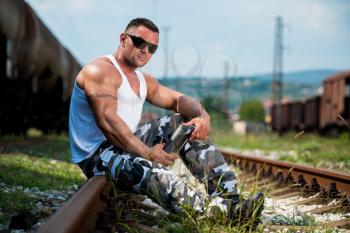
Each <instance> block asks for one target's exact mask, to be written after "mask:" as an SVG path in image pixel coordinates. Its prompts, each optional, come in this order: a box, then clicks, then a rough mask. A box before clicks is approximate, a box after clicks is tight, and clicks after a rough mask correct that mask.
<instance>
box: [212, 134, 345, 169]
mask: <svg viewBox="0 0 350 233" xmlns="http://www.w3.org/2000/svg"><path fill="white" fill-rule="evenodd" d="M212 137H213V141H214V143H215V144H217V145H218V146H221V147H234V148H237V149H242V150H248V149H249V150H252V149H259V150H262V151H264V152H271V151H279V152H280V153H281V156H280V159H281V160H284V161H290V162H296V163H304V164H308V165H311V166H317V167H323V168H327V169H332V170H336V171H341V172H349V170H350V137H349V134H348V133H344V134H342V135H340V137H339V138H327V137H322V136H320V135H318V134H311V133H305V134H297V133H287V134H285V135H283V136H278V135H277V134H273V133H267V134H261V135H246V136H237V135H234V134H233V133H231V132H229V130H226V131H225V130H213V133H212ZM289 151H293V153H294V154H295V155H292V154H293V153H292V154H291V153H288V152H289Z"/></svg>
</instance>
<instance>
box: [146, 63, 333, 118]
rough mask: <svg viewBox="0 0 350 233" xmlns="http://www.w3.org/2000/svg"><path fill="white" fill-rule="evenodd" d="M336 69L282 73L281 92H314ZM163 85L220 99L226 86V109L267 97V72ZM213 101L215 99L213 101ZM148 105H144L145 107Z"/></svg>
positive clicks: (166, 81)
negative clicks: (227, 78)
mask: <svg viewBox="0 0 350 233" xmlns="http://www.w3.org/2000/svg"><path fill="white" fill-rule="evenodd" d="M337 72H339V71H337V70H330V69H329V70H310V71H300V72H291V73H285V74H284V79H283V80H284V87H283V93H284V97H285V98H289V99H301V98H304V97H309V96H314V95H317V94H318V91H319V90H318V89H319V87H320V86H321V85H322V81H323V80H324V79H325V78H326V77H328V76H329V75H332V74H335V73H337ZM158 81H159V82H160V83H162V84H163V85H165V86H167V87H170V88H174V89H176V90H179V91H181V92H183V93H185V94H187V95H189V96H192V97H194V98H197V99H203V98H204V97H207V96H211V97H212V98H214V99H219V98H220V99H223V98H224V96H225V86H226V85H228V86H229V88H228V98H229V99H228V102H229V107H230V111H234V110H236V109H238V107H239V106H240V105H241V104H242V103H243V102H244V101H247V100H249V99H258V100H261V101H264V100H267V99H270V98H271V74H262V75H254V76H249V77H248V76H247V77H234V78H229V80H228V82H226V81H225V80H224V79H200V78H198V77H185V78H179V79H176V78H167V79H159V80H158ZM213 103H215V101H213ZM147 108H148V107H147Z"/></svg>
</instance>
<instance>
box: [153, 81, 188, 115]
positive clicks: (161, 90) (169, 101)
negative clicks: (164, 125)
mask: <svg viewBox="0 0 350 233" xmlns="http://www.w3.org/2000/svg"><path fill="white" fill-rule="evenodd" d="M181 95H183V94H182V93H180V92H178V91H175V90H173V89H170V88H167V87H165V86H163V85H161V84H159V86H158V89H157V90H156V91H155V92H154V93H153V95H152V98H150V100H151V101H150V102H151V103H152V104H154V105H155V106H157V107H160V108H164V109H168V110H174V111H177V101H178V98H179V97H180V96H181Z"/></svg>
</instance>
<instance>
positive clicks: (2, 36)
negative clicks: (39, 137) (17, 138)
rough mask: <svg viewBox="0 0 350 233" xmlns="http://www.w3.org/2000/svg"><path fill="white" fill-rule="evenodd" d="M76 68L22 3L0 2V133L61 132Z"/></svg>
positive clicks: (71, 57)
mask: <svg viewBox="0 0 350 233" xmlns="http://www.w3.org/2000/svg"><path fill="white" fill-rule="evenodd" d="M80 69H81V66H80V64H79V63H78V62H77V60H76V59H75V58H74V57H73V55H72V54H71V53H70V52H69V51H68V50H67V49H66V48H65V47H64V46H63V45H62V44H61V43H60V42H59V41H58V40H57V39H56V38H55V36H54V35H53V34H52V33H51V32H50V30H49V29H48V28H47V27H46V26H45V24H44V23H43V22H42V21H41V20H40V18H39V17H38V16H37V15H36V13H35V12H34V11H33V9H32V8H31V7H30V6H29V5H28V4H27V3H26V2H25V1H23V0H1V1H0V95H1V96H0V105H1V112H0V133H1V134H6V133H23V132H25V131H26V130H27V129H28V128H29V127H35V128H38V129H41V130H43V131H44V132H48V131H51V130H54V131H62V130H64V129H65V128H66V124H67V113H68V105H69V97H70V93H71V90H72V86H73V83H74V78H75V76H76V74H77V73H78V72H79V70H80Z"/></svg>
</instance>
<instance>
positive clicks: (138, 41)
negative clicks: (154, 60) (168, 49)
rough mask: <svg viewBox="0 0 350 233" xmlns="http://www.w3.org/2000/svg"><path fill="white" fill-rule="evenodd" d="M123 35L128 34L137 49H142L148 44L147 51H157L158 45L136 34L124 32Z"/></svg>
mask: <svg viewBox="0 0 350 233" xmlns="http://www.w3.org/2000/svg"><path fill="white" fill-rule="evenodd" d="M124 34H125V35H128V36H129V37H130V38H131V41H132V43H133V44H134V46H135V47H136V48H138V49H144V48H146V46H148V51H149V52H150V53H152V54H153V53H155V52H156V51H157V48H158V45H155V44H152V43H149V42H147V41H145V40H144V39H143V38H142V37H138V36H133V35H129V34H127V33H124Z"/></svg>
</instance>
